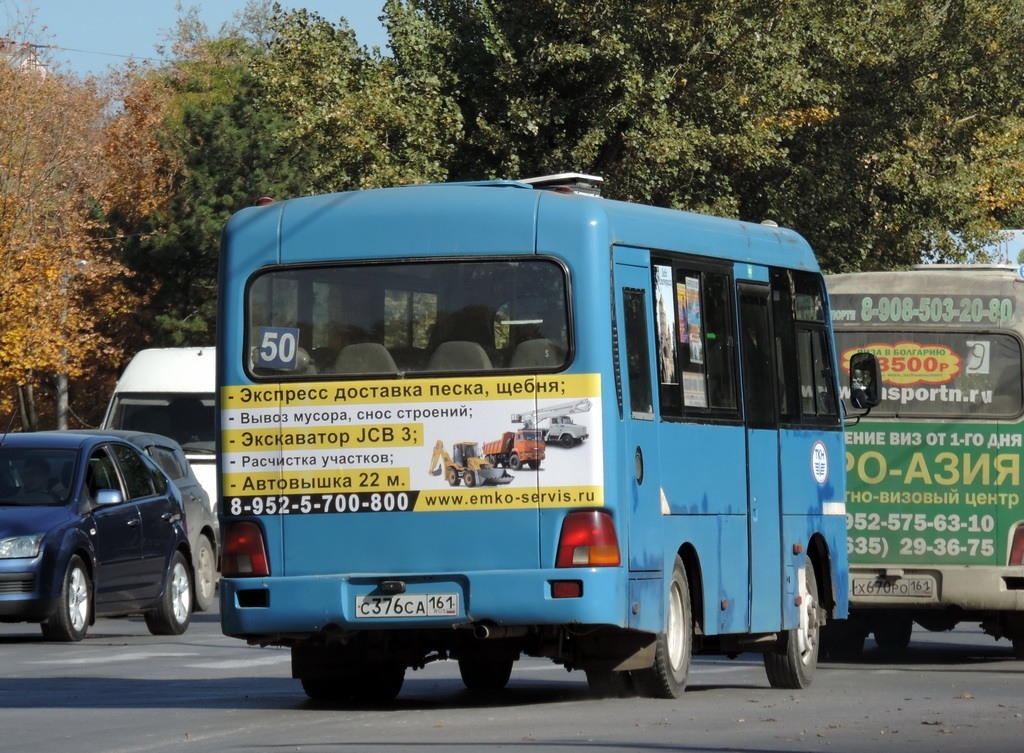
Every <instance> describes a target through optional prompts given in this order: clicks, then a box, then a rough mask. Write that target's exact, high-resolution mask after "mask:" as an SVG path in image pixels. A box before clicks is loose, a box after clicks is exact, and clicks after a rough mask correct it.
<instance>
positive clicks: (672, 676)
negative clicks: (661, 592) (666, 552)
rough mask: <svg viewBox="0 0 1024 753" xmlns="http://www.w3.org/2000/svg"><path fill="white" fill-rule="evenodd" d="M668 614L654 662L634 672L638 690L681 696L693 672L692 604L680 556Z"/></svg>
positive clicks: (652, 694) (674, 569)
mask: <svg viewBox="0 0 1024 753" xmlns="http://www.w3.org/2000/svg"><path fill="white" fill-rule="evenodd" d="M666 614H667V624H666V626H665V632H664V633H658V637H657V639H656V644H657V645H656V647H655V652H654V664H653V666H651V667H649V668H647V669H641V670H635V671H634V672H633V673H632V675H633V683H634V685H635V686H636V689H637V691H638V692H639V693H640V694H641V695H644V696H648V697H650V698H679V697H680V696H682V694H683V691H685V690H686V678H687V676H688V675H689V673H690V658H691V655H692V653H693V608H692V605H691V604H690V587H689V584H688V583H687V580H686V568H685V567H684V565H683V561H682V560H681V559H679V557H678V556H677V557H676V561H675V565H673V567H672V582H671V583H670V584H669V589H668V604H667V607H666Z"/></svg>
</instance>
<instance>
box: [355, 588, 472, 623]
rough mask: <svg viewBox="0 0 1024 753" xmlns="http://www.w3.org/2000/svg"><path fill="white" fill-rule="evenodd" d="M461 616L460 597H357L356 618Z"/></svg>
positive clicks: (401, 595) (432, 595)
mask: <svg viewBox="0 0 1024 753" xmlns="http://www.w3.org/2000/svg"><path fill="white" fill-rule="evenodd" d="M458 614H459V595H458V594H457V593H453V594H398V595H395V596H357V597H356V617H357V618H363V619H366V618H374V617H455V616H457V615H458Z"/></svg>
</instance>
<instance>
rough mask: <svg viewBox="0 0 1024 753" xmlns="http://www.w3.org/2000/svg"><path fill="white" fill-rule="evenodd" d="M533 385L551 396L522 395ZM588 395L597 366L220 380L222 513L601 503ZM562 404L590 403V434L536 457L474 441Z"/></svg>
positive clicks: (530, 422)
mask: <svg viewBox="0 0 1024 753" xmlns="http://www.w3.org/2000/svg"><path fill="white" fill-rule="evenodd" d="M456 386H458V389H453V388H454V387H456ZM540 391H543V392H545V394H554V395H556V396H557V397H556V398H546V397H530V396H533V395H536V394H537V393H538V392H540ZM599 392H600V377H599V376H598V375H558V376H553V377H546V378H544V379H539V378H537V377H534V376H526V377H514V376H510V377H487V378H467V379H465V380H463V381H462V383H461V384H459V385H453V384H452V382H451V380H443V381H442V380H437V381H433V380H425V381H418V382H417V383H415V384H405V385H381V384H380V383H375V384H372V385H371V384H370V383H365V384H363V383H359V382H354V383H347V384H344V385H339V384H337V383H317V382H312V383H304V384H302V385H295V386H292V387H288V388H286V389H281V388H280V386H278V385H273V386H270V385H268V386H266V387H258V386H252V387H243V388H231V389H229V390H228V391H227V393H226V394H225V395H224V398H225V400H224V406H225V411H224V413H223V415H222V420H223V426H224V429H225V430H226V431H225V435H224V449H225V458H224V462H225V464H226V467H227V468H229V469H230V470H231V472H230V473H229V474H227V475H226V476H225V488H224V494H225V497H226V498H227V504H228V513H229V514H232V515H249V514H255V515H259V514H284V515H289V514H296V513H297V514H312V513H321V514H324V513H328V514H329V513H358V512H431V511H455V510H493V509H522V508H528V507H537V506H541V507H543V506H545V505H551V506H557V507H581V506H586V507H593V506H600V505H601V504H602V500H603V494H602V489H601V478H602V468H601V455H600V451H601V446H602V443H601V437H600V428H599V427H600V426H601V421H600V412H601V407H600V401H599V399H598V396H599ZM567 397H568V398H573V400H572V401H571V402H567V400H566V398H567ZM268 404H270V405H271V406H272V407H268ZM570 406H575V410H580V409H581V407H580V406H585V410H587V411H589V416H591V417H592V418H593V419H594V420H593V422H592V423H593V425H594V426H595V429H594V430H592V431H591V432H590V436H591V437H593V439H594V441H592V442H588V443H585V444H577V441H580V442H581V441H582V439H580V440H576V441H572V442H564V443H563V444H562V445H559V446H556V447H552V448H549V449H548V450H547V452H546V455H544V463H543V465H541V464H540V462H539V461H537V462H535V461H532V460H528V461H523V462H518V461H517V462H516V463H514V464H512V463H505V462H498V461H496V460H495V459H494V458H493V457H488V455H487V454H485V450H484V447H485V446H486V445H488V444H492V443H491V442H487V441H484V440H487V439H488V438H489V437H491V436H492V435H494V434H495V433H496V432H499V431H501V430H503V429H505V428H507V427H508V425H509V416H512V418H513V421H518V422H519V423H522V424H524V425H525V426H529V427H531V428H534V426H535V424H536V423H538V422H539V421H541V420H543V419H544V418H547V417H549V416H550V417H562V416H566V415H567V413H568V412H570V411H572V410H574V408H572V407H570ZM575 426H576V427H577V428H582V427H580V426H579V425H578V424H575ZM585 431H586V430H584V432H585ZM585 435H586V434H585V433H584V434H581V436H585ZM559 436H562V435H561V434H560V435H559ZM563 445H568V446H567V447H566V446H563ZM506 466H507V467H506ZM532 466H536V467H532ZM513 469H514V470H513ZM425 471H426V472H425Z"/></svg>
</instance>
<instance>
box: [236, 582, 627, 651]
mask: <svg viewBox="0 0 1024 753" xmlns="http://www.w3.org/2000/svg"><path fill="white" fill-rule="evenodd" d="M626 580H627V579H626V576H625V573H624V571H622V570H621V569H617V568H594V569H558V570H553V569H552V570H538V571H535V572H532V573H530V574H529V575H528V576H526V575H524V574H523V572H522V571H507V572H505V571H489V572H474V573H464V574H432V575H408V576H405V575H401V574H397V575H396V574H379V573H360V574H351V575H322V576H298V577H281V578H274V577H269V578H221V580H220V586H219V588H220V599H221V603H220V613H221V627H222V629H223V631H224V633H225V635H230V636H235V637H239V638H252V639H259V638H260V637H261V636H273V635H281V634H287V635H293V636H295V635H304V634H305V635H312V634H316V633H319V632H321V631H323V630H325V629H341V630H389V629H405V628H419V629H424V628H426V629H429V628H452V627H462V626H466V627H468V626H470V625H475V624H481V623H483V624H487V623H493V624H495V625H502V626H510V625H564V624H572V623H575V624H581V625H616V626H625V625H626V619H627V618H626V613H625V607H624V605H625V603H626V588H627V586H626ZM566 581H577V582H578V583H579V584H580V588H581V593H582V595H581V596H579V597H571V598H555V597H554V596H553V595H552V584H553V583H555V582H566ZM451 594H456V595H457V596H458V605H457V610H456V611H454V612H453V613H451V614H444V615H437V616H424V615H423V614H422V613H418V611H417V610H416V609H412V610H411V612H410V613H409V614H408V616H401V617H395V616H391V617H389V616H386V615H383V616H382V614H381V611H382V610H385V609H387V606H386V605H385V606H379V605H378V603H374V604H371V605H367V602H366V600H365V599H362V600H361V597H367V596H371V597H388V596H391V597H392V598H394V597H395V596H406V597H409V596H411V597H419V596H428V597H429V596H431V595H434V596H441V597H448V596H450V595H451ZM414 601H416V602H419V603H422V601H423V600H422V599H414ZM406 603H407V604H408V603H410V602H406ZM446 603H450V602H446Z"/></svg>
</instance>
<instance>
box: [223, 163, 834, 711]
mask: <svg viewBox="0 0 1024 753" xmlns="http://www.w3.org/2000/svg"><path fill="white" fill-rule="evenodd" d="M599 180H600V179H599V178H594V177H593V176H582V175H578V174H563V175H558V176H547V177H545V178H542V179H531V180H524V181H502V180H498V181H486V182H477V183H451V184H443V185H423V186H408V187H398V188H387V189H377V190H367V191H356V192H349V193H339V194H333V195H326V196H313V197H306V198H297V199H291V200H287V201H281V202H269V203H266V204H265V205H262V206H256V207H250V208H248V209H244V210H242V211H240V212H239V213H237V214H236V215H235V216H234V217H233V218H232V219H231V220H230V222H229V223H228V225H227V227H226V229H225V232H224V237H223V248H222V257H221V267H220V279H221V283H220V298H219V316H220V319H219V324H218V340H219V341H218V347H217V359H218V393H219V394H218V400H219V421H220V424H219V432H218V434H219V448H218V450H219V452H218V457H219V463H220V484H221V486H220V506H221V507H220V513H221V516H222V531H223V539H224V541H223V560H222V578H221V581H220V583H221V590H220V594H221V619H222V626H223V630H224V632H225V634H226V635H229V636H235V637H238V638H240V639H244V640H246V641H248V642H249V643H250V644H254V645H263V646H284V647H289V648H290V649H291V652H292V654H291V655H292V675H293V677H295V678H297V679H299V680H301V683H302V687H303V688H304V690H305V692H306V693H307V694H308V695H309V696H310V697H311V698H314V699H320V700H330V701H334V702H341V703H344V702H346V701H349V700H353V699H358V700H360V701H362V702H365V701H368V700H370V701H377V702H386V701H389V700H391V699H393V698H394V697H395V696H397V694H398V693H399V692H400V690H401V687H402V684H403V682H404V678H405V675H406V673H407V671H408V670H409V669H419V668H422V667H423V666H425V665H426V664H427V663H429V662H433V661H438V660H455V661H457V662H458V667H459V670H460V673H461V676H462V679H463V681H464V682H465V684H466V686H467V687H469V688H478V689H488V690H495V689H500V688H502V687H504V686H505V685H506V684H507V682H508V681H509V677H510V674H511V671H512V669H513V664H514V662H515V661H516V660H517V659H519V658H520V657H522V656H531V657H546V658H549V659H551V660H552V661H554V662H556V663H558V664H561V665H564V666H565V667H566V668H567V669H570V670H582V671H584V672H585V673H586V677H587V681H588V683H589V684H590V686H591V688H593V689H594V691H595V692H596V693H599V694H602V695H609V694H615V695H619V694H623V693H627V692H629V693H638V694H640V695H644V696H649V697H660V698H676V697H678V696H679V695H680V694H681V693H682V692H683V690H684V688H685V686H686V681H687V674H688V670H689V665H690V659H691V656H692V654H693V653H695V652H701V653H718V654H727V655H730V656H733V655H736V654H739V653H742V652H745V651H754V652H760V653H763V655H764V664H765V668H766V671H767V676H768V681H769V683H770V684H771V685H772V686H773V687H780V688H802V687H805V686H807V685H808V684H809V683H810V682H811V680H812V678H813V676H814V672H815V667H816V665H817V656H818V637H819V631H820V630H821V628H822V627H823V625H824V624H825V623H826V621H828V620H832V619H837V618H839V619H841V618H843V617H845V616H846V613H847V597H848V594H847V559H846V528H845V517H844V515H845V503H844V500H845V487H844V484H845V474H844V465H843V464H844V447H843V431H842V416H841V408H840V400H839V397H838V395H839V385H838V383H837V374H838V372H839V370H838V369H837V367H836V363H835V350H834V346H833V342H832V334H831V330H830V317H829V311H828V301H827V296H826V293H825V287H824V283H823V281H822V276H821V273H820V271H819V268H818V265H817V263H816V261H815V258H814V255H813V253H812V251H811V249H810V247H809V246H808V244H807V243H806V242H805V241H804V240H803V239H802V238H800V237H799V236H798V235H797V234H796V233H794V232H792V231H790V230H785V229H782V228H779V227H777V226H775V225H773V224H762V225H758V224H749V223H744V222H737V221H732V220H726V219H720V218H715V217H708V216H701V215H697V214H691V213H686V212H681V211H675V210H667V209H660V208H654V207H650V206H642V205H637V204H632V203H626V202H619V201H612V200H608V199H605V198H602V197H600V195H599V192H598V191H597V190H596V187H597V186H598V184H599ZM524 448H525V449H524ZM520 452H522V453H524V454H523V455H522V457H515V458H513V457H512V456H513V455H517V456H518V455H519V453H520ZM527 452H529V453H531V454H525V453H527Z"/></svg>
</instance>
